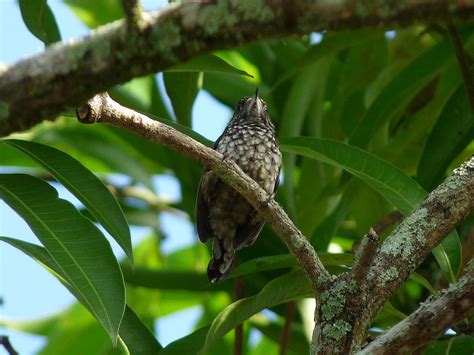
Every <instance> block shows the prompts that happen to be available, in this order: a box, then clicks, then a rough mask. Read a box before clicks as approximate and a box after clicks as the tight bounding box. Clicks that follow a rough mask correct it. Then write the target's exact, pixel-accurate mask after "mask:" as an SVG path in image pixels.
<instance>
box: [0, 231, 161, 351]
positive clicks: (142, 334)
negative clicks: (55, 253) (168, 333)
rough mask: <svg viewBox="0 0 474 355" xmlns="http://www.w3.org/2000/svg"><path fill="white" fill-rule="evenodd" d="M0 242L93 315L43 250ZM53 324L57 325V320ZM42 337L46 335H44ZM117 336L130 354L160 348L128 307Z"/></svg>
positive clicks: (12, 241) (9, 240)
mask: <svg viewBox="0 0 474 355" xmlns="http://www.w3.org/2000/svg"><path fill="white" fill-rule="evenodd" d="M0 241H4V242H5V243H8V244H10V245H11V246H13V247H15V248H17V249H19V250H21V251H22V252H24V253H25V254H26V255H28V256H30V257H31V258H33V259H34V260H35V261H37V262H38V263H39V264H41V265H42V266H43V267H45V268H46V269H47V270H48V271H50V272H51V273H52V274H53V275H54V276H55V277H57V278H58V279H59V281H61V283H62V284H63V285H64V286H65V287H66V288H67V289H68V290H69V291H70V292H71V293H72V294H73V295H74V296H75V297H76V298H77V299H78V300H79V301H80V302H81V303H82V304H83V305H84V306H85V307H86V308H87V309H88V310H89V312H91V313H92V314H93V315H94V312H93V310H92V309H91V308H89V303H88V302H87V300H86V299H84V298H83V294H82V292H81V291H80V290H78V289H77V288H75V287H74V286H73V284H72V282H71V279H70V277H69V276H68V275H67V274H65V273H64V271H63V269H62V268H61V266H60V265H59V264H58V263H56V261H55V260H54V259H53V258H52V257H51V255H50V254H49V253H48V251H47V250H46V249H45V248H43V247H41V246H39V245H35V244H31V243H28V242H25V241H22V240H18V239H14V238H8V237H1V236H0ZM43 323H44V322H43ZM54 323H57V320H56V321H55V322H54ZM48 324H49V322H47V323H46V326H47V327H48ZM26 325H27V327H28V326H29V327H30V328H31V326H36V325H34V324H30V325H29V324H28V323H26ZM38 325H39V324H38ZM36 327H37V326H36ZM43 327H44V326H43ZM24 330H25V331H28V332H32V331H31V329H29V328H24ZM47 333H49V332H47ZM44 335H46V333H45V334H44ZM119 335H120V337H121V338H122V339H123V341H124V342H125V344H126V345H127V348H128V349H129V350H130V351H131V353H132V354H139V355H147V354H149V355H152V354H156V353H157V352H158V351H159V350H160V349H161V348H162V347H161V345H160V343H158V341H157V340H156V339H155V337H154V336H153V334H152V333H151V331H150V330H149V329H148V327H147V326H146V325H145V324H144V323H143V321H142V320H141V319H140V318H139V317H138V316H137V315H136V313H135V312H134V311H133V310H132V309H131V308H130V307H129V306H126V308H125V312H124V315H123V319H122V322H121V324H120V331H119Z"/></svg>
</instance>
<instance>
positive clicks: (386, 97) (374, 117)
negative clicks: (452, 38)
mask: <svg viewBox="0 0 474 355" xmlns="http://www.w3.org/2000/svg"><path fill="white" fill-rule="evenodd" d="M450 58H452V54H451V52H450V48H449V43H448V41H442V42H440V43H439V44H437V45H435V46H434V47H432V48H430V49H428V50H427V51H425V52H424V53H422V54H421V55H420V56H418V57H417V58H415V59H414V60H413V61H412V62H411V63H410V64H409V65H407V66H406V67H405V68H404V69H403V70H402V71H401V72H400V73H399V74H398V75H397V76H395V77H394V78H393V80H392V81H391V82H390V83H388V84H387V86H386V87H385V88H384V89H383V90H382V91H381V92H380V94H379V95H378V96H377V98H376V99H375V101H374V102H373V103H372V105H371V106H370V107H369V110H368V111H367V113H366V115H365V116H364V117H363V118H362V120H361V121H360V122H359V124H358V125H357V127H356V129H355V130H354V132H353V134H352V136H351V137H350V139H349V143H350V144H351V145H355V146H358V147H365V146H367V144H368V142H369V141H370V138H371V137H373V136H374V133H375V132H377V131H378V129H380V128H381V127H382V125H383V124H384V123H385V122H388V121H389V120H391V119H392V118H394V117H396V116H397V115H398V114H401V113H402V112H403V110H404V109H405V107H406V105H408V103H409V102H410V101H411V100H412V99H413V97H414V96H415V95H416V94H417V93H418V92H419V90H421V89H422V88H423V87H424V86H425V85H426V84H427V83H428V82H429V81H430V80H432V79H433V78H434V77H435V76H436V75H437V74H438V73H439V71H440V70H441V69H442V68H443V67H444V65H446V63H447V62H448V61H449V59H450Z"/></svg>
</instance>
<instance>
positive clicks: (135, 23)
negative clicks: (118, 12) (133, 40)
mask: <svg viewBox="0 0 474 355" xmlns="http://www.w3.org/2000/svg"><path fill="white" fill-rule="evenodd" d="M122 8H123V11H124V12H125V18H126V22H127V25H128V27H129V28H130V29H132V30H133V31H137V32H141V31H142V30H143V29H144V26H145V22H144V20H143V17H142V12H143V6H142V4H141V3H140V0H122Z"/></svg>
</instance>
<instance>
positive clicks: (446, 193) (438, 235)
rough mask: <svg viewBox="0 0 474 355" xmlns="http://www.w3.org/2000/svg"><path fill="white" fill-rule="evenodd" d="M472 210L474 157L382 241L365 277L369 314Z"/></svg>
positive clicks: (372, 312) (473, 205)
mask: <svg viewBox="0 0 474 355" xmlns="http://www.w3.org/2000/svg"><path fill="white" fill-rule="evenodd" d="M473 209H474V156H472V157H471V158H470V159H469V160H467V161H466V162H465V163H464V164H462V165H461V166H460V167H459V168H457V169H455V170H454V172H453V174H452V175H451V176H450V177H448V178H447V179H446V180H445V181H444V182H443V183H442V184H441V185H439V186H438V187H437V188H436V189H435V190H434V191H433V192H431V193H430V194H429V195H428V197H427V198H426V199H425V200H424V201H423V203H422V204H421V205H420V206H419V207H418V208H416V209H415V210H414V211H413V212H412V213H411V214H410V215H409V216H408V217H407V218H406V219H405V220H404V221H403V222H402V223H401V224H400V225H399V226H398V227H397V228H396V229H395V230H394V231H393V233H392V234H391V235H390V236H389V237H388V238H387V239H386V240H385V242H384V243H383V244H382V246H381V248H380V252H379V253H378V254H377V255H376V257H375V259H374V261H373V263H372V266H371V268H370V269H369V272H368V277H367V281H368V284H367V289H366V295H367V304H366V305H365V307H366V308H367V310H368V315H369V317H372V316H373V315H374V314H375V313H376V312H378V310H379V309H380V307H381V306H382V305H383V303H384V302H385V300H386V299H387V298H388V297H389V296H390V295H391V294H392V293H393V292H394V291H395V290H396V289H397V288H398V287H399V286H400V285H401V284H402V283H403V282H405V280H406V279H407V278H408V276H409V275H410V274H411V273H412V272H413V271H415V269H416V268H417V267H418V265H420V264H421V262H422V261H423V260H424V259H425V257H426V256H427V255H428V254H429V253H430V252H431V250H433V248H434V247H436V246H437V245H438V244H439V243H441V241H442V240H443V239H444V238H445V237H446V236H447V235H448V234H449V233H450V232H452V231H453V230H454V228H455V227H456V226H457V225H458V224H459V223H461V222H462V220H463V219H464V218H465V217H466V216H467V215H468V214H469V213H470V212H471V211H472V210H473Z"/></svg>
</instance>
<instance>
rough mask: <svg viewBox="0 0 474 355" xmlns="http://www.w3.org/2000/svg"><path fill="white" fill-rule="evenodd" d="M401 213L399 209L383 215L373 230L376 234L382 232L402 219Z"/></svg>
mask: <svg viewBox="0 0 474 355" xmlns="http://www.w3.org/2000/svg"><path fill="white" fill-rule="evenodd" d="M402 217H403V215H402V213H401V212H400V211H398V210H397V211H393V212H391V213H389V214H388V215H386V216H385V217H383V218H382V219H381V220H380V221H379V222H378V223H377V224H376V225H375V226H374V231H375V233H376V234H379V235H380V234H382V233H383V232H385V230H386V229H387V228H388V227H390V226H391V225H392V224H394V223H397V222H398V221H400V220H401V219H402Z"/></svg>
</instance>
